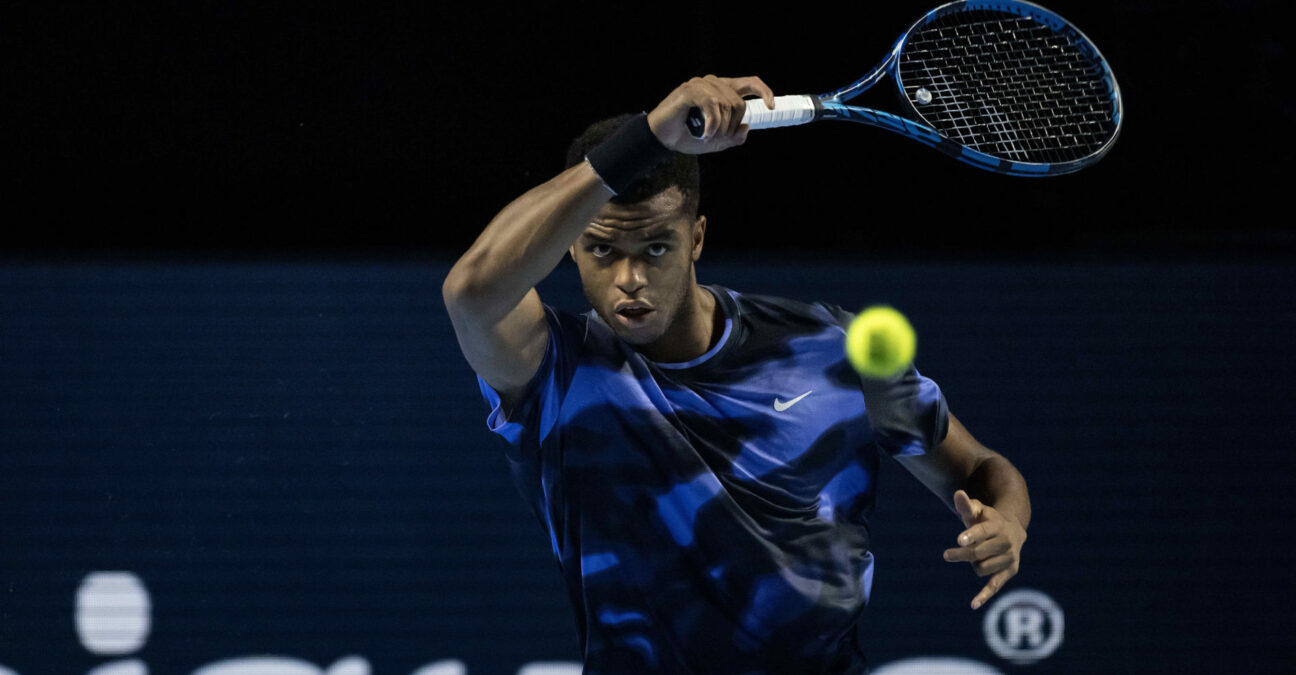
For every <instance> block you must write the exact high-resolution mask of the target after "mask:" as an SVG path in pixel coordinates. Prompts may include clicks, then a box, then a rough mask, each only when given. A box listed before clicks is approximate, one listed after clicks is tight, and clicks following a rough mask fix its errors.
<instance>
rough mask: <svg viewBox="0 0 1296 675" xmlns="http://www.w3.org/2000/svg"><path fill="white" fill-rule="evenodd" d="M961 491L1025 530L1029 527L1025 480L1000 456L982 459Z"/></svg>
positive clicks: (1028, 501)
mask: <svg viewBox="0 0 1296 675" xmlns="http://www.w3.org/2000/svg"><path fill="white" fill-rule="evenodd" d="M964 489H965V490H967V493H968V495H970V496H971V497H972V498H974V499H978V500H980V501H981V502H982V503H984V504H986V505H988V506H991V507H993V508H994V509H995V510H996V511H999V512H1000V513H1003V514H1004V515H1006V516H1008V517H1010V518H1013V519H1014V520H1016V521H1017V522H1018V523H1020V524H1021V526H1022V528H1023V529H1025V528H1026V527H1027V526H1029V525H1030V519H1031V505H1030V494H1029V493H1028V492H1027V490H1026V479H1024V478H1022V475H1021V473H1020V472H1019V471H1017V467H1014V466H1013V465H1012V462H1009V461H1008V460H1007V459H1006V458H1004V457H1003V456H1002V455H998V454H995V455H991V456H989V457H986V458H985V459H983V460H982V461H981V462H980V463H978V464H977V466H976V468H975V469H973V471H972V473H971V474H970V475H969V476H968V478H967V482H966V485H965V486H964Z"/></svg>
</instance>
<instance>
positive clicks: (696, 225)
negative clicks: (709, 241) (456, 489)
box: [693, 216, 707, 262]
mask: <svg viewBox="0 0 1296 675" xmlns="http://www.w3.org/2000/svg"><path fill="white" fill-rule="evenodd" d="M706 225H707V220H706V216H698V217H697V220H695V221H693V262H697V259H698V258H699V257H701V256H702V241H703V240H704V239H706Z"/></svg>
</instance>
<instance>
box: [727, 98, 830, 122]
mask: <svg viewBox="0 0 1296 675" xmlns="http://www.w3.org/2000/svg"><path fill="white" fill-rule="evenodd" d="M814 116H815V104H814V98H812V97H810V96H802V95H797V96H775V97H774V109H773V110H770V109H769V108H766V107H765V101H764V99H759V98H752V99H747V112H746V113H745V114H743V124H746V125H747V126H748V127H750V128H752V129H773V128H775V127H791V126H796V125H798V124H806V123H807V122H811V121H813V120H814Z"/></svg>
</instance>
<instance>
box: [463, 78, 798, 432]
mask: <svg viewBox="0 0 1296 675" xmlns="http://www.w3.org/2000/svg"><path fill="white" fill-rule="evenodd" d="M746 94H759V95H761V96H762V97H763V98H765V100H766V102H767V105H770V106H771V107H772V103H773V97H774V94H773V92H771V91H770V90H769V87H767V86H765V84H764V83H763V82H761V81H760V80H759V79H758V78H738V79H732V80H731V79H726V78H717V77H713V76H708V77H706V78H694V79H693V80H690V81H689V82H686V83H684V84H682V85H680V86H679V87H677V88H676V89H675V90H674V91H672V92H671V93H670V94H669V95H668V96H667V97H666V98H665V99H664V100H663V101H662V102H661V103H660V104H659V105H658V106H657V107H656V108H654V109H653V111H652V112H651V113H650V114H649V115H648V123H649V127H650V128H651V129H652V131H653V133H654V135H656V136H657V138H658V139H659V140H660V141H661V142H662V144H663V145H665V146H666V147H667V148H670V149H672V150H676V151H679V152H688V153H695V154H696V153H703V152H716V151H719V150H723V149H725V148H729V147H732V146H734V145H738V144H741V143H742V142H743V141H744V140H745V139H746V134H747V128H746V127H745V126H742V125H741V122H742V111H743V110H745V107H746V104H745V103H744V102H743V100H742V97H743V95H746ZM693 106H698V107H701V108H702V109H703V110H704V111H705V112H706V114H707V129H708V133H709V134H710V135H709V136H708V138H707V139H706V140H698V139H694V138H692V137H691V136H690V135H689V134H688V133H687V130H686V128H685V126H684V119H685V117H686V116H687V114H688V110H689V108H691V107H693ZM611 197H612V193H611V191H610V190H608V188H607V187H606V186H605V185H604V184H603V181H602V180H601V179H600V178H599V176H598V174H597V173H595V171H594V169H593V168H592V167H591V166H590V165H589V163H588V162H582V163H580V164H578V165H576V166H574V167H572V168H570V169H567V170H566V171H564V172H562V173H560V174H558V175H557V176H555V177H554V178H552V179H551V180H549V181H547V182H545V183H544V184H542V185H539V186H537V187H535V188H532V189H531V190H529V191H528V192H526V193H525V194H523V195H522V196H521V197H518V198H517V199H516V200H514V201H513V202H512V203H510V204H509V205H508V206H506V207H504V210H502V211H500V212H499V214H497V215H496V216H495V218H493V219H492V220H491V222H490V224H489V225H487V226H486V229H485V230H484V231H483V232H482V233H481V235H480V236H478V237H477V240H476V241H475V242H473V245H472V246H471V247H470V248H469V249H468V252H467V253H465V254H464V255H463V257H461V258H460V259H459V260H458V261H457V262H456V263H455V264H454V267H452V268H451V270H450V274H449V275H448V276H447V277H446V280H445V283H444V284H442V287H441V294H442V297H443V298H444V299H445V304H446V310H447V312H449V314H450V321H451V322H452V323H453V324H454V328H455V335H456V336H457V337H458V339H459V347H460V349H461V350H462V351H463V354H464V357H465V358H467V360H468V363H469V365H471V366H472V368H473V370H474V371H476V372H477V374H478V375H480V376H481V378H482V379H483V380H485V381H486V383H487V384H489V385H490V386H491V387H492V388H494V389H495V390H496V391H497V392H499V394H500V395H501V397H502V398H503V400H504V404H505V409H506V410H507V409H509V408H511V406H512V404H513V403H514V402H515V401H516V397H517V395H519V394H520V393H521V391H522V388H523V387H524V386H526V384H527V383H528V382H530V380H531V378H532V377H533V376H534V375H535V372H536V370H538V369H539V367H540V363H541V361H542V360H543V358H544V353H545V350H546V349H547V348H548V346H549V333H548V330H547V328H546V326H545V320H544V308H543V306H542V305H541V304H540V297H539V295H537V294H536V292H535V285H536V284H537V283H539V282H540V281H541V280H542V279H544V278H545V277H546V276H548V275H549V273H550V272H552V271H553V269H554V268H555V267H556V266H557V265H558V263H559V262H560V261H561V260H562V257H563V254H564V253H566V251H567V249H568V248H569V247H570V246H571V245H572V244H573V243H574V242H575V241H576V238H577V237H579V236H580V234H581V232H582V231H584V229H585V227H586V226H587V225H588V224H589V222H590V221H591V220H593V219H594V217H595V216H596V215H597V214H598V212H599V210H600V209H601V208H602V207H603V205H604V204H605V203H606V202H607V201H608V200H609V199H611Z"/></svg>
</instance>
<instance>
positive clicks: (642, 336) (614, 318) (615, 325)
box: [598, 310, 666, 347]
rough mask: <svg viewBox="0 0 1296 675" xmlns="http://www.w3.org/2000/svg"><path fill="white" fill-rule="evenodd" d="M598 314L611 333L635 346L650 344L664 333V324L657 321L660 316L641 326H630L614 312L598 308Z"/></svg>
mask: <svg viewBox="0 0 1296 675" xmlns="http://www.w3.org/2000/svg"><path fill="white" fill-rule="evenodd" d="M598 314H599V318H601V319H603V323H605V324H607V325H608V326H609V327H610V328H611V329H612V333H613V335H616V336H617V338H619V339H620V340H621V341H622V342H625V343H627V344H630V345H634V346H635V347H643V346H645V345H651V344H653V343H654V342H657V341H658V340H660V339H661V337H662V335H665V333H666V326H665V325H662V324H661V323H659V321H660V320H661V319H660V317H654V320H653V321H650V322H646V323H645V324H644V325H642V326H637V327H632V326H627V325H626V324H625V322H623V321H622V320H621V317H620V316H619V315H618V314H616V313H615V312H607V311H604V310H599V313H598Z"/></svg>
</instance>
